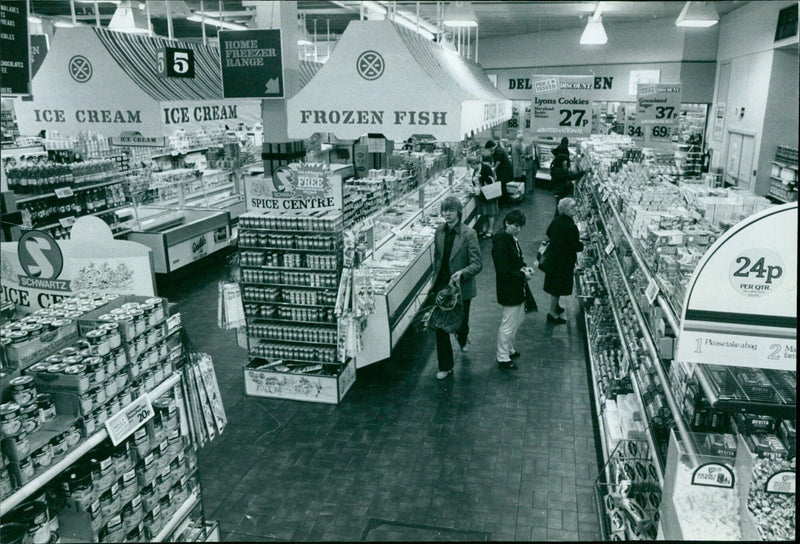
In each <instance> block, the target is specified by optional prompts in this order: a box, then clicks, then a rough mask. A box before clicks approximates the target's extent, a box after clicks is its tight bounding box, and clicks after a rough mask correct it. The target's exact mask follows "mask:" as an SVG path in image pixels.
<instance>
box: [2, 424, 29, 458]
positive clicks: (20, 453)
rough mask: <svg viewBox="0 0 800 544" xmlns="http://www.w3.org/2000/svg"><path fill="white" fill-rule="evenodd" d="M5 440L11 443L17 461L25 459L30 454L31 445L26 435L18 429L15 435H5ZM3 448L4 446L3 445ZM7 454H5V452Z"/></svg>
mask: <svg viewBox="0 0 800 544" xmlns="http://www.w3.org/2000/svg"><path fill="white" fill-rule="evenodd" d="M6 439H7V440H8V441H9V442H10V443H11V445H12V447H13V448H14V451H15V452H16V454H17V455H16V456H17V459H22V458H23V457H27V456H28V454H29V453H30V452H31V443H30V441H29V440H28V433H26V432H25V431H24V430H23V429H21V428H20V430H19V431H17V433H16V434H12V435H7V436H6ZM3 445H4V446H5V444H3ZM6 453H7V452H6Z"/></svg>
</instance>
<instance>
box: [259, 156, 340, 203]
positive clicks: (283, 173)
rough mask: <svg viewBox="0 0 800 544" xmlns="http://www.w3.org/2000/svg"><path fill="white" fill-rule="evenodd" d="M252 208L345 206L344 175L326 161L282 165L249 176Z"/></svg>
mask: <svg viewBox="0 0 800 544" xmlns="http://www.w3.org/2000/svg"><path fill="white" fill-rule="evenodd" d="M245 192H246V193H247V209H248V210H282V211H292V210H298V211H299V210H304V211H306V210H310V211H313V210H341V209H342V177H341V176H340V175H338V174H334V173H331V171H330V170H329V168H328V166H326V165H325V164H315V163H305V164H292V165H289V166H281V167H278V168H277V169H276V170H275V171H274V172H273V173H272V176H266V177H263V178H253V177H250V178H245Z"/></svg>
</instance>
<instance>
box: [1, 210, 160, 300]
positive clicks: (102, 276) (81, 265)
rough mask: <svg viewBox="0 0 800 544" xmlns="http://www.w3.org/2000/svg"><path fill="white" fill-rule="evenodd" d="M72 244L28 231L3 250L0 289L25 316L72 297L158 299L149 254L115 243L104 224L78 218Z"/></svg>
mask: <svg viewBox="0 0 800 544" xmlns="http://www.w3.org/2000/svg"><path fill="white" fill-rule="evenodd" d="M70 235H71V239H70V240H59V241H56V240H54V239H53V237H52V236H50V235H49V234H47V233H44V232H40V231H28V232H26V233H25V234H23V235H22V236H21V237H20V240H19V241H18V242H4V243H3V244H0V287H2V290H3V295H4V297H5V299H6V300H8V301H10V302H13V303H14V304H15V305H16V307H17V308H18V309H19V310H21V311H22V312H25V313H30V312H34V311H36V310H39V309H41V308H47V307H49V306H51V305H52V304H55V303H56V302H59V301H61V300H62V299H64V298H65V297H69V296H71V295H72V294H73V293H75V292H78V291H83V290H93V291H101V292H108V293H119V294H132V293H135V294H137V295H155V288H154V285H153V272H152V267H151V265H150V249H149V248H147V247H145V246H143V245H142V244H138V243H136V242H127V241H121V240H115V239H114V237H113V235H112V234H111V230H110V229H109V227H108V225H106V224H105V223H104V222H103V220H102V219H99V218H97V217H94V216H86V217H81V218H79V219H78V220H77V221H76V222H75V224H74V225H73V226H72V230H71V232H70Z"/></svg>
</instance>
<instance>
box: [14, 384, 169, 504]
mask: <svg viewBox="0 0 800 544" xmlns="http://www.w3.org/2000/svg"><path fill="white" fill-rule="evenodd" d="M180 380H181V374H180V372H176V373H174V374H173V375H172V376H170V377H169V378H167V379H166V380H164V381H163V382H161V384H160V385H158V386H157V387H156V388H155V389H153V390H152V391H150V392H149V393H148V394H147V397H148V398H149V399H150V401H151V402H152V401H154V400H155V399H157V398H159V397H160V396H161V395H163V394H164V393H166V392H167V391H169V390H170V389H171V388H172V387H174V386H175V385H177V384H178V383H179V382H180ZM106 438H108V431H106V429H105V427H103V428H102V429H100V430H99V431H97V432H96V433H94V434H93V435H92V436H90V437H89V438H88V439H86V440H84V441H83V442H82V443H81V444H80V445H78V446H77V447H76V448H74V449H73V450H71V451H69V452H68V453H67V454H66V455H65V456H64V457H63V458H62V459H61V460H60V461H58V462H56V463H54V464H53V465H51V466H50V467H49V468H48V469H47V470H46V471H44V472H42V473H41V474H39V475H38V476H36V477H35V478H34V479H33V480H31V481H30V482H28V483H27V484H25V485H24V486H22V487H20V488H19V489H17V490H16V491H15V492H14V493H12V494H11V495H9V497H8V498H7V499H6V500H4V501H3V502H2V503H0V516H1V515H5V514H6V513H8V512H9V511H10V510H11V509H12V508H14V507H15V506H17V505H18V504H20V503H21V502H22V501H24V500H25V499H27V498H28V497H30V496H31V495H33V494H34V493H35V492H36V491H38V490H39V489H41V488H42V487H44V486H45V485H46V484H47V483H48V482H50V481H51V480H52V479H53V478H55V477H56V476H58V475H59V474H61V473H62V472H64V470H66V469H67V468H68V467H69V466H70V465H72V464H73V463H75V462H76V461H77V460H78V459H80V458H81V457H83V456H84V455H85V454H87V453H88V452H89V451H90V450H91V449H92V448H94V447H95V446H97V445H98V444H100V443H101V442H102V441H103V440H105V439H106Z"/></svg>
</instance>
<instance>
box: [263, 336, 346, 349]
mask: <svg viewBox="0 0 800 544" xmlns="http://www.w3.org/2000/svg"><path fill="white" fill-rule="evenodd" d="M247 336H248V337H249V338H251V339H253V340H258V343H257V344H256V345H258V344H261V340H267V341H268V342H275V343H286V344H299V345H303V346H325V347H331V346H336V345H337V342H336V341H335V340H334V341H333V342H307V341H305V340H286V339H280V338H271V337H266V336H254V335H252V334H248V335H247Z"/></svg>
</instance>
